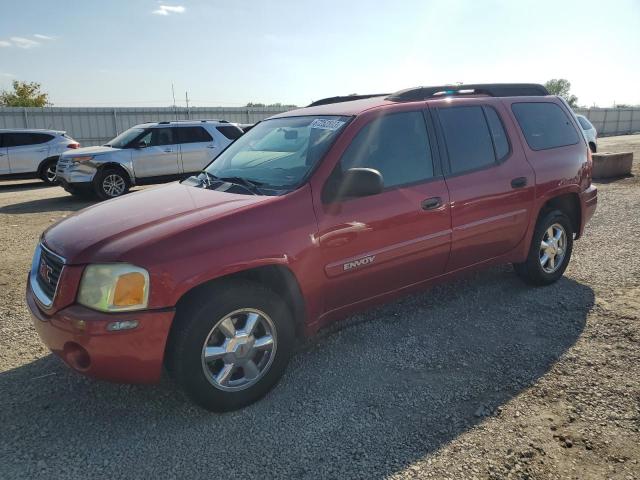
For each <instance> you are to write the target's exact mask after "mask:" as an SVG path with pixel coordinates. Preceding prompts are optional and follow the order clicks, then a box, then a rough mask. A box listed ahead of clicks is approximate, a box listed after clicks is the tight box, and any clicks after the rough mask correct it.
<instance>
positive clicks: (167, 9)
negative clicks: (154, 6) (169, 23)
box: [151, 5, 186, 16]
mask: <svg viewBox="0 0 640 480" xmlns="http://www.w3.org/2000/svg"><path fill="white" fill-rule="evenodd" d="M185 10H186V8H184V7H183V6H182V5H160V6H159V7H158V10H154V11H153V12H151V13H153V14H154V15H165V16H166V15H169V14H172V13H184V11H185Z"/></svg>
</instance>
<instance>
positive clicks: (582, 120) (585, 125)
mask: <svg viewBox="0 0 640 480" xmlns="http://www.w3.org/2000/svg"><path fill="white" fill-rule="evenodd" d="M578 123H580V126H581V127H582V129H583V130H591V129H592V128H593V125H591V123H590V122H589V120H587V119H586V118H584V117H578Z"/></svg>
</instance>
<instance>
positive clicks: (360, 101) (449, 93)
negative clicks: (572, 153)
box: [270, 83, 549, 118]
mask: <svg viewBox="0 0 640 480" xmlns="http://www.w3.org/2000/svg"><path fill="white" fill-rule="evenodd" d="M548 95H549V92H548V91H547V89H546V88H545V87H543V86H542V85H538V84H533V83H487V84H467V85H442V86H434V87H414V88H407V89H405V90H400V91H397V92H395V93H392V94H376V95H354V96H353V97H354V98H357V100H350V96H344V97H330V98H326V99H322V100H318V101H316V102H313V103H312V104H311V105H309V106H308V107H305V108H299V109H296V110H290V111H288V112H284V113H280V114H278V115H274V116H273V117H270V118H283V117H296V116H305V115H311V116H321V115H340V116H354V115H358V114H360V113H362V112H364V111H366V110H370V109H373V108H378V107H384V106H389V105H397V104H399V103H403V104H406V103H424V102H428V101H430V100H440V99H442V98H452V100H455V99H457V98H477V97H541V96H548Z"/></svg>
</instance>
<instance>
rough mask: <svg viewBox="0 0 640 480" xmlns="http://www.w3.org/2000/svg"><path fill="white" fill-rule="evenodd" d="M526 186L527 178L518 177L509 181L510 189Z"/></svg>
mask: <svg viewBox="0 0 640 480" xmlns="http://www.w3.org/2000/svg"><path fill="white" fill-rule="evenodd" d="M526 186H527V177H518V178H514V179H513V180H511V188H522V187H526Z"/></svg>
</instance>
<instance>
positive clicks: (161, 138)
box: [136, 127, 176, 147]
mask: <svg viewBox="0 0 640 480" xmlns="http://www.w3.org/2000/svg"><path fill="white" fill-rule="evenodd" d="M174 130H175V129H174V128H170V127H164V128H151V129H149V130H147V132H146V133H145V134H144V135H142V137H140V138H139V139H138V141H137V142H136V143H145V144H146V145H147V147H156V146H161V145H173V144H175V143H176V141H175V139H174V138H173V132H174Z"/></svg>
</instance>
